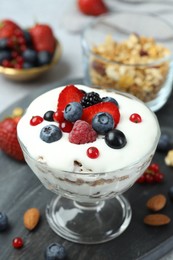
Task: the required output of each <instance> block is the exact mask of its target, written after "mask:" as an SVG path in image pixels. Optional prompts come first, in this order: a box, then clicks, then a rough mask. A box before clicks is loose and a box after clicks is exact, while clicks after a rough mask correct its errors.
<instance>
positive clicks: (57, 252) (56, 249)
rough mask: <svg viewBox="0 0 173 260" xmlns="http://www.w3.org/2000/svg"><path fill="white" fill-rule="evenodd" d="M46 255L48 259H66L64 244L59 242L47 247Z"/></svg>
mask: <svg viewBox="0 0 173 260" xmlns="http://www.w3.org/2000/svg"><path fill="white" fill-rule="evenodd" d="M44 256H45V259H46V260H60V259H65V257H66V251H65V248H64V247H63V246H62V245H60V244H58V243H52V244H50V245H49V246H48V247H47V248H46V251H45V255H44Z"/></svg>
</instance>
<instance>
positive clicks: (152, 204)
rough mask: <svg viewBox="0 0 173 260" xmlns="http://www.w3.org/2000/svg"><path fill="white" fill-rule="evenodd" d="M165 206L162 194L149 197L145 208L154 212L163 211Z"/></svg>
mask: <svg viewBox="0 0 173 260" xmlns="http://www.w3.org/2000/svg"><path fill="white" fill-rule="evenodd" d="M165 205H166V197H165V196H164V195H162V194H158V195H155V196H153V197H151V198H150V199H149V200H148V201H147V203H146V206H147V208H148V209H150V210H152V211H155V212H156V211H159V210H161V209H163V208H164V207H165Z"/></svg>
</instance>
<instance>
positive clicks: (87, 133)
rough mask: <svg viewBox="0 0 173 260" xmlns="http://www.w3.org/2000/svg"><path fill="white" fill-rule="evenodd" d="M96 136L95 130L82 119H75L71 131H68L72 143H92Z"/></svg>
mask: <svg viewBox="0 0 173 260" xmlns="http://www.w3.org/2000/svg"><path fill="white" fill-rule="evenodd" d="M96 138H97V133H96V131H95V130H94V129H93V128H92V126H91V125H90V124H88V123H87V122H85V121H83V120H77V121H76V122H75V123H74V126H73V129H72V131H71V132H70V133H69V141H70V142H71V143H74V144H85V143H92V142H94V141H95V140H96Z"/></svg>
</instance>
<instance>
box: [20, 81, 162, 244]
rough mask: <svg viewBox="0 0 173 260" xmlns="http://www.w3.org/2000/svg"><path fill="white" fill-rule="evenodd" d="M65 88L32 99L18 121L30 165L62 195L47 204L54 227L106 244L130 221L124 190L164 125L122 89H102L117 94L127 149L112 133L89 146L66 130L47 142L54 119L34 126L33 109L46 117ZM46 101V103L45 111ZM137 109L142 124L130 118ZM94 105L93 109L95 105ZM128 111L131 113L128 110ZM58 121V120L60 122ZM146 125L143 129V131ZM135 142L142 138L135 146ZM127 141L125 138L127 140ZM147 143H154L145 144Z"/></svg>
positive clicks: (61, 232) (145, 161) (144, 164)
mask: <svg viewBox="0 0 173 260" xmlns="http://www.w3.org/2000/svg"><path fill="white" fill-rule="evenodd" d="M77 87H78V89H79V90H80V91H81V89H82V90H84V91H85V93H86V91H90V88H87V87H84V86H81V85H80V86H77ZM62 89H65V88H57V89H55V90H53V91H50V92H47V94H44V95H42V96H40V97H39V98H37V99H36V100H35V101H33V103H31V105H30V106H29V108H28V109H27V111H26V114H25V115H24V116H23V118H22V119H21V120H20V122H19V124H18V138H19V142H20V144H21V148H22V150H23V153H24V156H25V159H26V162H27V164H28V165H29V167H30V168H31V169H32V171H33V172H34V173H35V174H36V176H37V177H38V178H39V179H40V181H41V182H42V184H43V185H44V186H45V187H46V188H47V189H49V190H51V191H52V192H53V193H56V194H57V195H56V196H55V197H54V198H53V199H52V201H51V202H50V204H49V205H47V207H46V217H47V220H48V223H49V225H50V227H51V228H52V229H53V230H54V231H55V232H56V233H57V234H58V235H60V236H61V237H63V238H65V239H67V240H69V241H73V242H76V243H82V244H98V243H103V242H106V241H109V240H111V239H113V238H115V237H117V236H119V235H120V234H121V233H122V232H123V231H124V230H125V229H126V228H127V227H128V225H129V223H130V220H131V216H132V211H131V207H130V204H129V202H128V201H127V199H126V198H125V197H124V196H123V195H122V193H123V192H125V191H126V190H128V189H129V188H130V187H131V186H132V185H133V184H134V183H135V182H136V180H137V179H138V178H139V177H140V176H141V174H143V172H144V171H145V169H146V168H147V167H148V166H149V164H150V162H151V160H152V157H153V155H154V152H155V149H156V147H157V143H158V140H159V137H160V128H159V125H158V121H157V118H156V116H155V115H154V113H153V112H151V111H150V110H149V109H148V108H147V107H146V106H145V105H144V104H143V103H142V102H141V101H139V100H137V99H136V98H135V97H133V96H131V95H129V94H124V93H120V92H114V93H112V92H105V91H103V90H100V91H99V90H97V91H98V92H99V94H100V95H102V96H103V95H105V94H107V95H111V96H112V95H113V97H117V99H116V100H118V104H119V105H118V106H119V110H120V111H121V118H120V121H119V123H118V124H117V126H116V128H118V129H119V130H122V131H123V132H124V133H125V136H126V142H124V143H123V145H122V143H121V147H118V148H117V147H116V148H115V146H114V148H112V147H110V146H109V144H110V143H109V140H108V145H107V144H106V143H105V140H106V138H107V133H106V134H105V136H104V135H103V134H99V135H98V136H97V138H96V140H95V141H93V142H88V143H84V144H82V143H80V144H79V143H78V144H75V143H71V139H68V138H69V135H70V133H71V132H70V133H69V131H68V133H67V132H63V133H62V137H61V139H60V140H58V141H55V142H53V143H46V142H43V140H41V138H40V136H41V135H40V130H41V129H43V127H44V126H45V125H46V127H47V123H49V122H48V121H47V120H45V119H44V120H42V121H41V122H40V123H39V124H38V125H34V126H33V125H29V121H30V120H31V118H32V115H33V113H34V114H35V113H36V114H37V115H41V111H42V115H43V114H44V112H46V111H48V108H50V104H48V103H50V99H51V98H50V97H52V99H53V100H52V102H51V109H53V108H54V109H55V107H57V104H56V103H57V96H58V95H59V97H60V95H61V93H62V92H63V90H62ZM82 93H84V92H82ZM84 95H85V94H84ZM46 100H48V101H46ZM54 101H55V102H54ZM124 101H126V103H128V104H129V105H130V107H131V108H130V109H127V108H124V109H123V108H122V104H123V103H122V102H124ZM46 102H47V104H46ZM39 103H40V106H39V108H38V104H39ZM41 103H42V104H44V106H45V108H44V109H43V107H42V105H41ZM96 105H97V104H96ZM99 105H100V106H102V105H103V102H102V101H100V103H99ZM126 105H127V104H126ZM93 106H95V105H93ZM112 106H114V105H112ZM135 107H136V109H138V111H139V113H140V115H141V116H142V121H141V122H136V123H135V121H134V120H130V119H129V115H130V114H131V111H134V109H135ZM36 108H37V112H36ZM89 109H92V105H91V106H90V108H89ZM116 109H117V108H116ZM43 110H44V112H43ZM65 110H66V109H65ZM84 110H85V108H84V109H83V111H84ZM128 110H130V111H128ZM85 111H86V110H85ZM85 111H84V112H83V115H84V114H85ZM124 111H128V113H127V114H124ZM64 113H65V112H64ZM136 118H137V119H138V117H136ZM83 119H84V116H82V120H83ZM54 120H55V117H54ZM82 120H81V121H82ZM135 120H136V119H135ZM45 121H46V122H45ZM76 122H77V121H76ZM57 124H58V123H57V122H54V125H57ZM59 125H60V124H59ZM74 125H75V123H74ZM149 126H150V127H151V129H152V131H151V130H150V131H148V133H147V134H145V136H147V139H146V138H145V136H144V135H143V134H144V133H146V129H147V128H148V127H149ZM146 127H147V128H146ZM24 128H25V130H26V131H25V133H24ZM73 128H74V126H73ZM73 128H72V129H73ZM140 128H141V130H138V129H140ZM135 129H136V130H135ZM148 129H149V128H148ZM71 131H72V130H71ZM136 131H137V132H138V131H139V132H141V134H142V135H143V137H144V138H143V139H144V140H141V139H140V140H136V138H138V137H139V138H141V136H140V134H139V136H136V134H135V132H136ZM133 132H134V133H133ZM29 133H30V134H31V136H32V138H33V143H34V145H32V147H31V145H30V144H29V143H30V141H27V140H28V138H29V136H28V134H29ZM132 134H133V135H134V136H132ZM34 135H35V136H34ZM36 139H38V140H37V141H36ZM69 140H70V141H69ZM134 140H136V141H135V143H134V144H133V142H134ZM121 141H122V142H123V140H122V139H121ZM147 141H148V142H150V143H149V144H148V143H147V145H145V147H140V145H141V146H142V143H143V142H144V143H146V142H147ZM133 145H135V146H136V145H139V147H140V149H139V148H137V147H136V149H137V150H138V151H133V150H132V147H133V148H134V146H133ZM58 146H59V147H58ZM57 147H58V148H57ZM63 147H64V148H63ZM91 147H92V148H93V147H94V148H96V147H97V149H98V151H99V155H98V154H97V156H93V157H92V158H91V157H88V156H87V153H86V151H88V149H89V148H91ZM30 148H31V149H30ZM45 148H46V150H45V151H46V152H45V153H44V152H43V150H44V149H45ZM57 149H58V150H57ZM94 151H95V150H94ZM130 153H131V155H130ZM57 155H58V158H57ZM127 155H128V156H127ZM120 158H121V159H120Z"/></svg>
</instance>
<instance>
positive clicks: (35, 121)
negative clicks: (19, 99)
mask: <svg viewBox="0 0 173 260" xmlns="http://www.w3.org/2000/svg"><path fill="white" fill-rule="evenodd" d="M42 122H43V118H42V117H41V116H33V117H32V118H31V120H30V125H32V126H36V125H39V124H41V123H42Z"/></svg>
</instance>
